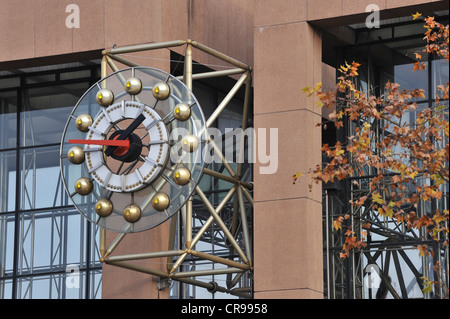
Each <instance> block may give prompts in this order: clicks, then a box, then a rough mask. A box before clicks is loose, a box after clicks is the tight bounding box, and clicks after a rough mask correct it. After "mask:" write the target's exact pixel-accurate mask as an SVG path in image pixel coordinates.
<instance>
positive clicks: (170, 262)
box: [100, 40, 253, 298]
mask: <svg viewBox="0 0 450 319" xmlns="http://www.w3.org/2000/svg"><path fill="white" fill-rule="evenodd" d="M180 46H185V60H184V74H183V75H182V76H179V77H178V78H179V79H180V80H182V81H183V82H184V83H185V84H186V86H187V87H188V88H189V89H191V90H192V81H193V80H197V79H209V78H215V77H223V76H230V75H239V74H240V75H241V76H240V78H239V79H238V80H237V82H236V83H235V84H234V86H233V87H232V88H231V90H230V91H229V92H228V94H227V95H226V96H225V98H224V99H223V100H222V102H220V104H219V105H218V106H217V107H216V109H215V110H214V111H213V113H212V114H211V116H210V117H209V118H208V119H207V121H206V127H205V129H207V128H209V127H211V126H212V125H213V123H214V121H215V120H216V119H217V118H218V117H219V115H220V114H221V113H222V111H223V110H224V109H226V107H227V105H228V103H229V102H230V101H231V100H232V98H233V97H234V96H235V95H236V93H237V92H238V91H239V90H240V89H241V88H243V87H245V97H244V102H243V108H242V110H243V116H242V126H241V128H242V130H243V131H245V129H246V128H247V123H248V113H249V105H250V91H251V85H252V77H251V71H252V69H251V67H250V66H248V65H247V64H245V63H242V62H240V61H238V60H236V59H234V58H232V57H229V56H227V55H225V54H223V53H220V52H218V51H216V50H214V49H212V48H209V47H207V46H205V45H203V44H201V43H199V42H197V41H193V40H179V41H178V40H177V41H169V42H162V43H150V44H142V45H135V46H128V47H122V48H113V49H110V50H105V51H104V52H103V59H102V63H101V66H102V77H105V76H106V75H107V66H109V67H110V68H111V69H112V70H113V71H117V70H118V67H117V65H116V63H115V62H119V63H122V64H124V65H127V66H129V67H137V66H140V65H138V64H137V63H135V62H133V61H131V60H129V59H127V58H125V57H124V56H122V55H121V54H124V53H130V52H138V51H149V50H156V49H167V48H173V47H180ZM193 49H197V50H199V51H202V52H204V53H207V54H208V55H210V56H213V57H216V58H218V59H220V60H221V61H223V62H226V63H228V64H230V65H231V66H232V67H231V68H229V69H226V70H220V71H211V72H203V73H196V74H193V62H192V60H193V59H192V53H193ZM244 138H245V136H244V134H242V136H241V142H240V149H239V154H238V163H237V168H236V166H234V165H232V163H229V162H228V161H227V159H226V158H225V156H224V155H223V152H222V149H221V148H219V147H218V146H217V144H216V143H215V142H214V140H213V139H211V138H209V137H208V140H207V143H209V144H210V146H212V148H213V149H214V154H215V156H218V157H219V158H220V160H221V166H220V167H219V169H218V170H213V169H210V168H205V169H204V171H203V173H204V176H205V175H209V176H211V177H213V178H215V179H219V180H223V181H226V182H229V183H231V185H232V186H231V187H230V188H229V189H227V190H226V191H225V193H226V194H225V196H224V197H223V198H222V199H221V200H220V202H218V203H214V202H211V200H210V199H209V198H208V195H207V192H206V191H203V190H202V189H201V188H200V187H199V186H197V187H196V188H195V192H194V194H193V196H191V198H190V199H189V200H188V201H187V203H186V204H185V206H184V207H182V208H181V210H180V211H179V212H178V213H177V214H175V215H174V216H173V217H172V218H171V220H170V235H169V242H168V250H166V251H157V252H144V253H138V254H128V255H120V256H117V255H113V252H114V250H115V249H116V247H117V246H118V245H119V243H120V242H121V240H122V239H123V238H124V237H125V236H126V234H124V233H119V234H118V235H117V236H116V238H115V239H114V240H113V241H112V242H111V244H110V245H109V247H106V243H105V242H106V231H105V230H103V229H102V230H101V235H100V253H101V261H102V262H105V263H106V264H109V265H113V266H117V267H122V268H126V269H130V270H134V271H138V272H142V273H146V274H149V275H153V276H156V277H159V278H160V279H162V280H175V281H178V282H180V283H186V284H191V285H195V286H198V287H203V288H206V289H207V290H208V291H209V292H211V293H214V292H225V293H229V294H232V295H235V296H239V297H243V298H251V297H252V285H251V283H250V282H251V280H248V278H250V277H251V274H252V271H253V256H252V235H251V229H252V207H253V198H252V194H251V192H252V189H253V184H252V183H251V182H247V181H246V179H247V177H246V176H245V167H244V166H245V164H244V153H245V149H244V145H245V141H244ZM233 167H234V169H233ZM194 221H195V222H194ZM197 223H199V225H196V224H197ZM194 224H195V225H194ZM200 240H202V241H206V242H213V241H214V243H220V244H219V247H221V249H220V250H216V249H214V250H213V251H211V252H209V251H208V252H204V251H201V249H196V245H197V244H198V243H199V241H200ZM220 245H221V246H220ZM152 258H167V263H166V270H165V271H161V270H157V269H153V268H149V267H144V266H141V265H137V264H136V263H133V262H136V261H137V260H142V259H152ZM200 260H202V261H208V262H210V263H211V264H212V265H213V267H212V268H211V269H206V270H196V269H195V267H187V266H186V264H188V265H189V261H200ZM222 274H224V275H226V276H227V280H226V285H225V286H222V285H219V284H217V283H216V282H214V281H211V282H205V281H201V280H199V279H198V278H197V277H201V276H211V275H212V276H214V275H222ZM243 279H247V280H243ZM243 282H246V283H245V284H243Z"/></svg>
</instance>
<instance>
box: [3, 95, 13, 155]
mask: <svg viewBox="0 0 450 319" xmlns="http://www.w3.org/2000/svg"><path fill="white" fill-rule="evenodd" d="M16 135H17V91H16V90H14V91H3V92H1V91H0V136H1V138H0V149H6V148H13V147H16V138H17V137H16Z"/></svg>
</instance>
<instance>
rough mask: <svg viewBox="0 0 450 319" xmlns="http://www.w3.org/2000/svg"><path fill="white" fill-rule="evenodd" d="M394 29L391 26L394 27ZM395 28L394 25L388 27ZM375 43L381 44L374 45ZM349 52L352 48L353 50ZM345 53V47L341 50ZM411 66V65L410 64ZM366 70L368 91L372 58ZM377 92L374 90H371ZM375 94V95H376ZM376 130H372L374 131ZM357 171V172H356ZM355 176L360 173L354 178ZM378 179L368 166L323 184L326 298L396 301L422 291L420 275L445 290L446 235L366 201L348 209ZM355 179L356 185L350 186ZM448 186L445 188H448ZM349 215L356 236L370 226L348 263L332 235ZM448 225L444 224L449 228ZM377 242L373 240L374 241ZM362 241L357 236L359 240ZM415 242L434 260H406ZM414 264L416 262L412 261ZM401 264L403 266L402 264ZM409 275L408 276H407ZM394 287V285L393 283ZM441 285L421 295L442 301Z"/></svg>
mask: <svg viewBox="0 0 450 319" xmlns="http://www.w3.org/2000/svg"><path fill="white" fill-rule="evenodd" d="M394 26H395V25H394ZM389 28H393V26H389ZM415 38H417V39H419V40H421V39H422V35H421V34H420V35H414V36H408V37H407V39H415ZM401 40H404V38H394V37H393V38H392V39H389V41H390V42H393V41H401ZM377 43H378V44H379V43H380V42H379V41H377ZM352 49H353V48H350V50H352ZM341 50H345V48H341ZM339 55H341V56H340V57H339V58H338V60H339V59H340V58H342V60H343V57H342V56H343V55H344V54H343V53H342V52H338V56H339ZM431 61H432V58H431V57H429V60H428V65H429V66H430V67H428V74H427V76H428V92H431V82H432V81H431V75H432V70H431V65H432V64H431ZM411 62H413V61H412V60H411ZM368 64H369V68H368V70H367V72H368V76H367V87H368V88H371V89H373V88H375V87H376V85H378V84H379V83H373V79H372V77H375V72H376V71H377V70H376V69H375V68H374V67H373V69H372V67H371V62H370V57H369V63H368ZM373 91H375V90H373ZM375 92H376V91H375ZM417 102H418V103H419V102H420V103H427V104H428V107H432V105H433V102H434V99H433V96H432V94H429V95H428V98H427V99H426V100H422V101H417ZM359 125H361V123H355V122H348V121H346V122H345V123H344V128H342V129H341V130H340V131H339V133H338V134H339V136H338V140H340V142H341V143H345V142H346V139H347V137H348V136H352V135H353V130H354V127H355V126H359ZM373 126H374V129H376V130H377V134H378V135H377V136H378V137H379V138H380V139H381V138H382V134H385V133H384V132H383V127H384V126H385V125H384V123H379V122H377V123H373ZM375 127H376V128H375ZM355 170H357V168H355ZM355 175H358V174H355ZM375 175H378V172H377V171H376V169H375V168H373V167H371V168H370V169H368V170H366V171H361V174H360V175H359V176H360V177H355V178H349V179H347V180H344V181H342V182H340V183H336V184H335V185H331V186H330V185H325V187H324V188H325V191H324V196H323V203H324V205H323V219H324V241H325V246H324V254H325V257H326V261H327V269H326V276H325V282H326V285H327V293H326V297H327V298H329V299H339V298H351V299H363V298H370V299H372V298H385V297H386V294H387V293H390V294H391V296H392V297H393V298H395V299H400V298H408V294H409V292H410V291H411V289H413V287H414V286H415V285H416V284H417V285H418V286H419V287H420V288H421V289H422V288H423V280H422V276H427V277H429V278H438V277H440V279H442V281H443V282H444V284H445V285H446V287H448V286H449V277H448V276H449V275H448V271H449V247H448V246H445V245H443V242H444V241H445V240H448V234H442V235H441V237H440V240H439V241H435V240H433V239H432V238H430V237H429V236H428V235H427V234H425V232H423V231H417V230H411V229H406V227H402V226H403V225H400V224H396V223H394V222H393V221H392V220H389V219H388V218H384V217H380V216H379V215H378V214H376V212H375V213H373V212H374V210H373V208H372V206H373V205H372V204H370V203H368V204H367V205H364V206H363V207H362V208H359V209H356V208H355V207H352V206H350V205H349V200H353V201H356V200H357V199H358V198H361V197H363V196H365V195H368V193H369V189H370V188H369V187H368V185H369V182H370V180H371V178H372V177H373V176H375ZM383 175H384V181H383V183H385V185H389V183H390V182H391V178H392V175H390V174H388V173H385V174H383ZM354 181H357V182H358V183H357V184H354V183H353V182H354ZM447 187H448V186H447ZM448 196H449V194H448V192H447V193H446V192H444V195H443V199H442V200H441V201H439V202H438V201H436V202H435V203H433V204H432V205H434V209H436V208H438V207H439V208H441V209H448ZM427 211H430V209H428V210H427V207H426V206H425V203H423V202H422V203H421V206H420V207H419V210H418V217H419V218H420V217H421V216H423V215H425V214H426V213H427ZM347 213H348V214H349V215H350V216H351V217H350V218H349V219H347V220H346V221H345V223H346V224H345V225H346V226H350V227H351V228H352V230H354V231H355V232H356V233H357V234H360V233H361V231H362V230H363V225H364V224H366V225H368V224H370V228H369V229H367V228H365V230H367V232H368V234H369V236H368V237H367V242H366V243H367V247H366V248H364V249H361V250H360V251H352V253H351V254H350V257H349V258H347V259H344V260H343V259H341V258H340V257H339V253H340V251H341V248H342V244H343V242H344V240H345V236H344V232H343V231H336V230H334V229H333V221H334V220H335V219H336V218H337V217H339V216H343V215H344V214H347ZM447 227H448V225H447ZM374 238H376V239H374ZM359 239H360V238H359ZM418 244H422V245H423V244H425V245H428V246H429V247H432V249H433V252H434V257H431V256H419V254H418V252H417V251H415V252H414V253H415V254H417V255H416V256H417V257H416V258H415V259H414V260H413V258H411V257H410V256H408V254H407V253H408V252H409V251H411V250H414V249H415V248H414V247H415V246H417V245H418ZM414 261H415V263H414ZM436 261H440V264H439V267H438V268H437V269H433V265H434V264H435V262H436ZM371 264H377V265H378V266H379V268H380V270H381V271H380V273H379V276H380V279H381V285H380V288H382V289H383V290H384V294H379V290H377V291H376V292H377V296H375V290H373V291H372V289H370V288H368V287H367V286H368V285H366V280H367V279H368V276H369V274H370V273H369V272H368V270H367V266H368V265H371ZM402 264H403V266H402ZM407 272H409V278H407V276H406V273H407ZM394 282H395V284H398V286H396V285H394ZM444 288H445V287H439V289H438V290H437V291H435V294H434V295H432V294H430V293H425V294H423V298H424V299H429V298H435V297H437V298H443V297H445V289H444Z"/></svg>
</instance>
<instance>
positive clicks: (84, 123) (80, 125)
mask: <svg viewBox="0 0 450 319" xmlns="http://www.w3.org/2000/svg"><path fill="white" fill-rule="evenodd" d="M92 123H93V120H92V117H91V116H90V115H89V114H80V115H78V117H77V119H76V120H75V125H76V127H77V129H79V130H80V131H81V132H87V131H89V126H91V125H92Z"/></svg>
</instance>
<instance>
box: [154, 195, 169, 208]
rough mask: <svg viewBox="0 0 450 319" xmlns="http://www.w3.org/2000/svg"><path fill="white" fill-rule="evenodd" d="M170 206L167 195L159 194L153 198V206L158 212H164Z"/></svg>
mask: <svg viewBox="0 0 450 319" xmlns="http://www.w3.org/2000/svg"><path fill="white" fill-rule="evenodd" d="M169 205H170V198H169V196H167V194H165V193H157V194H156V195H155V196H153V198H152V206H153V208H154V209H156V210H157V211H163V210H165V209H167V208H168V207H169Z"/></svg>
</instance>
